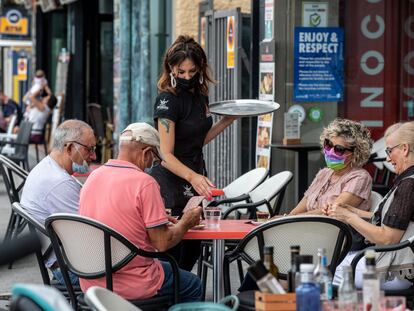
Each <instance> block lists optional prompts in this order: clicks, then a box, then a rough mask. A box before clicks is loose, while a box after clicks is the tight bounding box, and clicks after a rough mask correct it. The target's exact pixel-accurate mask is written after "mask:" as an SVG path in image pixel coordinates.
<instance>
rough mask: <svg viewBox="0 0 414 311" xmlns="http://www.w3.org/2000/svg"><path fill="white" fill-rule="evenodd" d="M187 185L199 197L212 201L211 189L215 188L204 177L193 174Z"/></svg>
mask: <svg viewBox="0 0 414 311" xmlns="http://www.w3.org/2000/svg"><path fill="white" fill-rule="evenodd" d="M189 183H190V184H191V186H193V188H194V190H195V191H196V192H197V193H198V194H199V195H203V196H205V197H206V199H207V200H211V199H212V196H211V188H215V186H214V184H213V183H212V182H211V181H210V180H209V179H208V178H207V177H206V176H203V175H200V174H194V175H193V176H192V177H191V178H190V180H189Z"/></svg>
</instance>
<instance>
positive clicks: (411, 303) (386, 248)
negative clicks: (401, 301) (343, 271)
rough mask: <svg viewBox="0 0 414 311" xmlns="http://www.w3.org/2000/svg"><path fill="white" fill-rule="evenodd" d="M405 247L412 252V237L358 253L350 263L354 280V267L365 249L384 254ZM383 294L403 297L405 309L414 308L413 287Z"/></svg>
mask: <svg viewBox="0 0 414 311" xmlns="http://www.w3.org/2000/svg"><path fill="white" fill-rule="evenodd" d="M407 247H409V248H411V251H412V252H414V236H412V237H410V238H408V239H407V240H405V241H402V242H400V243H397V244H390V245H383V246H370V247H367V248H366V249H363V250H361V251H359V252H358V253H357V254H356V255H355V257H354V259H352V262H351V266H352V271H353V274H354V278H355V272H356V266H357V264H358V262H359V261H360V260H361V258H362V257H364V255H365V251H366V250H367V249H372V250H374V251H375V252H376V253H384V252H393V251H398V250H402V249H404V248H407ZM384 292H385V295H386V296H405V297H406V299H407V308H409V309H413V308H414V285H413V286H411V287H410V288H408V289H405V290H400V291H397V290H386V291H384Z"/></svg>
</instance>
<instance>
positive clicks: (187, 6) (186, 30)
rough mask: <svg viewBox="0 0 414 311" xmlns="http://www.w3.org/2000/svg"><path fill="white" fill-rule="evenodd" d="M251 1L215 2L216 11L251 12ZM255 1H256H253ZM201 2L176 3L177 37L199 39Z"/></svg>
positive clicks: (182, 0) (185, 1)
mask: <svg viewBox="0 0 414 311" xmlns="http://www.w3.org/2000/svg"><path fill="white" fill-rule="evenodd" d="M250 1H251V0H214V9H215V10H217V11H219V10H220V11H221V10H227V9H232V8H237V7H240V8H241V11H242V12H245V13H249V12H250V5H251V4H250ZM253 1H255V0H253ZM199 3H200V0H175V1H174V7H173V8H174V25H173V27H174V29H173V33H174V35H175V37H177V36H178V35H180V34H187V35H190V36H192V37H194V38H196V39H197V38H198V7H199Z"/></svg>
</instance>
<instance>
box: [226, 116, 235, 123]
mask: <svg viewBox="0 0 414 311" xmlns="http://www.w3.org/2000/svg"><path fill="white" fill-rule="evenodd" d="M238 118H239V117H235V116H224V117H223V120H224V121H226V122H227V123H233V122H234V121H235V120H237V119H238Z"/></svg>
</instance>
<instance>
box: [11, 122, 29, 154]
mask: <svg viewBox="0 0 414 311" xmlns="http://www.w3.org/2000/svg"><path fill="white" fill-rule="evenodd" d="M32 126H33V123H31V122H28V121H23V122H21V123H20V129H19V132H18V133H17V137H16V143H18V144H19V145H17V146H16V147H15V152H14V154H15V155H21V156H27V150H28V146H29V141H30V133H31V131H32Z"/></svg>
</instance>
